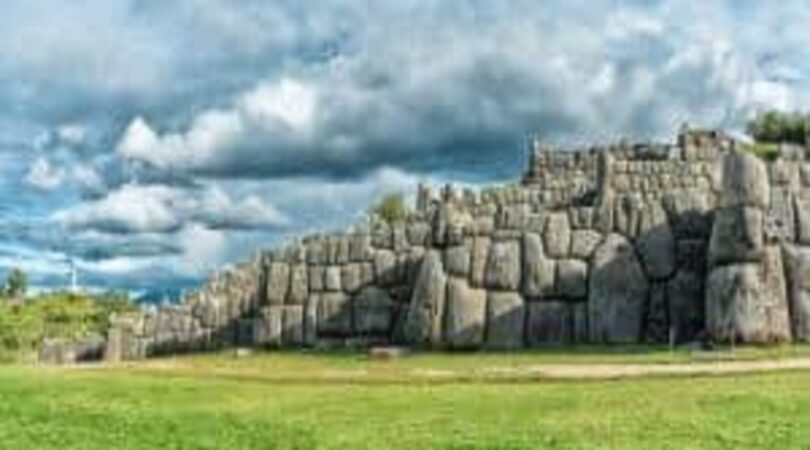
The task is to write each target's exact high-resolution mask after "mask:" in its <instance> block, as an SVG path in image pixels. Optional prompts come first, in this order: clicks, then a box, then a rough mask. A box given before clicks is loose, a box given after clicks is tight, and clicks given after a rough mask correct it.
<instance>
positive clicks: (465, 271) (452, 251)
mask: <svg viewBox="0 0 810 450" xmlns="http://www.w3.org/2000/svg"><path fill="white" fill-rule="evenodd" d="M471 247H472V242H470V245H469V246H467V245H457V246H454V247H448V248H447V249H445V251H444V266H445V268H446V269H447V273H448V274H449V275H452V276H456V277H462V278H466V277H467V276H468V275H469V274H470V254H471V253H472V248H471Z"/></svg>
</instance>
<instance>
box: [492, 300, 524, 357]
mask: <svg viewBox="0 0 810 450" xmlns="http://www.w3.org/2000/svg"><path fill="white" fill-rule="evenodd" d="M525 309H526V308H525V304H524V302H523V298H522V297H521V296H520V295H519V294H518V293H516V292H503V291H489V292H488V293H487V326H486V345H487V347H489V348H495V349H517V348H520V347H522V346H523V342H524V340H523V337H524V336H523V332H524V327H525Z"/></svg>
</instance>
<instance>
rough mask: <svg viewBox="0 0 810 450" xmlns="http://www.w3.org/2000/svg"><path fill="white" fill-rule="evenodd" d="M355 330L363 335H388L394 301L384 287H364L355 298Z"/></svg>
mask: <svg viewBox="0 0 810 450" xmlns="http://www.w3.org/2000/svg"><path fill="white" fill-rule="evenodd" d="M353 308H354V331H355V333H357V334H359V335H361V336H377V335H383V336H385V335H388V333H389V332H390V331H391V320H392V308H393V301H392V300H391V297H390V296H389V295H388V292H386V291H385V290H383V289H380V288H378V287H376V286H366V287H364V288H363V289H362V290H361V291H360V292H359V293H358V294H357V296H356V297H355V298H354V302H353Z"/></svg>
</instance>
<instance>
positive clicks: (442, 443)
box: [0, 348, 810, 450]
mask: <svg viewBox="0 0 810 450" xmlns="http://www.w3.org/2000/svg"><path fill="white" fill-rule="evenodd" d="M797 352H798V353H799V354H801V355H805V354H806V350H803V349H802V348H798V349H794V350H785V349H781V350H780V349H771V350H760V349H753V350H748V349H743V350H738V351H736V352H735V353H734V355H733V357H735V358H744V359H757V358H764V357H769V358H770V357H780V356H793V355H794V354H795V353H797ZM717 357H718V358H729V356H728V355H727V354H722V353H720V354H717ZM687 358H691V357H690V356H689V355H688V354H686V353H676V354H674V355H673V354H669V353H668V352H665V351H653V352H628V351H626V350H621V351H619V350H617V351H616V352H612V353H608V354H607V355H605V354H604V353H603V352H600V353H596V352H590V351H587V350H583V351H579V352H578V351H575V352H573V355H568V356H565V355H563V354H562V352H546V353H542V354H537V353H518V354H511V355H496V354H469V355H417V356H413V357H407V358H403V359H398V360H392V361H378V360H369V359H367V358H366V357H364V356H362V355H359V354H352V353H337V354H329V355H326V354H283V353H282V354H259V355H255V356H251V357H247V358H234V357H232V356H231V355H229V354H218V355H209V356H195V357H184V358H176V359H168V360H157V361H152V362H149V363H148V364H139V365H131V366H117V367H97V368H87V369H77V368H43V367H26V366H4V367H0V448H3V449H51V448H53V449H61V450H67V449H90V450H92V449H113V448H114V449H152V448H157V449H254V448H255V449H265V448H266V449H295V448H301V449H310V448H324V449H353V448H360V449H387V448H392V449H420V450H425V449H431V448H448V449H477V448H481V449H483V448H501V449H524V448H525V449H533V448H589V449H590V448H633V449H637V448H645V449H647V448H672V449H685V448H689V449H692V448H729V449H731V448H733V449H741V448H752V449H753V448H780V449H781V448H808V446H810V372H801V371H796V372H780V373H766V374H756V375H754V374H749V375H737V376H734V377H726V376H711V377H679V378H678V377H655V378H644V379H626V380H602V381H570V380H569V381H553V380H542V379H532V380H522V381H514V380H494V379H487V378H485V377H482V378H478V377H476V376H475V375H471V376H467V377H460V378H458V379H456V378H453V377H450V378H447V379H445V380H444V381H443V382H439V383H436V382H429V381H425V380H424V379H423V378H412V379H411V378H409V375H408V374H412V373H417V372H420V373H432V372H436V373H444V372H452V373H457V374H458V373H461V374H464V373H471V374H475V373H479V372H476V370H475V369H476V368H481V367H494V368H498V367H513V368H514V367H521V366H524V365H531V364H547V363H548V364H554V363H559V362H566V363H569V362H573V363H575V364H579V363H581V364H589V363H594V362H598V363H603V362H611V363H622V362H634V363H638V362H642V363H646V362H650V361H652V362H657V363H661V362H663V363H667V362H684V361H685V360H687ZM330 373H343V374H348V375H351V374H362V375H365V378H363V377H360V378H362V379H363V380H366V381H364V382H354V383H351V382H344V381H339V380H340V379H341V378H340V377H338V378H337V380H338V381H335V380H334V379H331V381H330V380H320V381H317V380H318V379H317V375H319V374H330ZM238 374H242V375H244V376H235V375H238ZM296 374H297V375H298V377H296Z"/></svg>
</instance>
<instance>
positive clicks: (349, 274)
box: [340, 263, 362, 294]
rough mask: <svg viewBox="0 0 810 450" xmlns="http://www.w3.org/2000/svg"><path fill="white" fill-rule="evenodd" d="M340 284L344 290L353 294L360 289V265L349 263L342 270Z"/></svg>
mask: <svg viewBox="0 0 810 450" xmlns="http://www.w3.org/2000/svg"><path fill="white" fill-rule="evenodd" d="M340 283H341V286H343V290H344V291H346V292H348V293H349V294H353V293H355V292H357V290H359V289H360V287H361V285H362V283H361V280H360V263H349V264H346V265H344V266H341V268H340Z"/></svg>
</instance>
